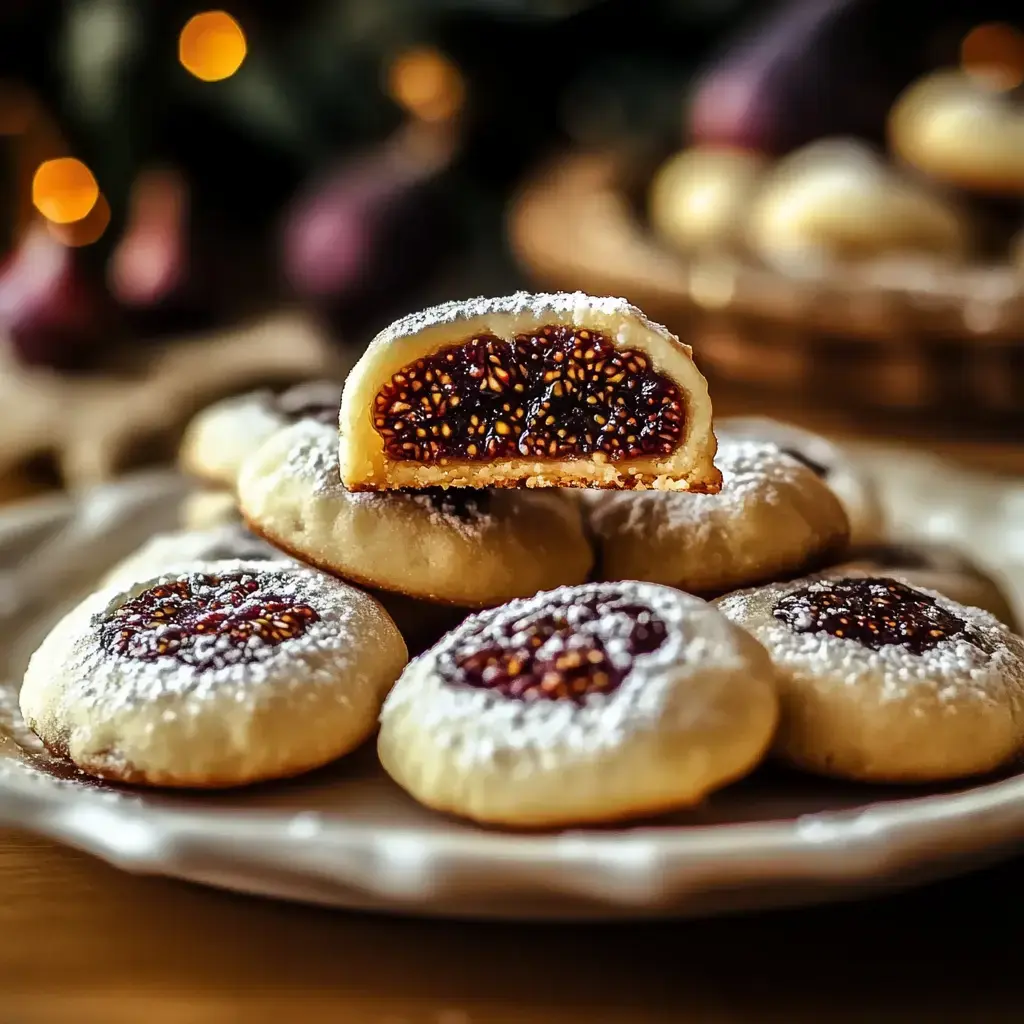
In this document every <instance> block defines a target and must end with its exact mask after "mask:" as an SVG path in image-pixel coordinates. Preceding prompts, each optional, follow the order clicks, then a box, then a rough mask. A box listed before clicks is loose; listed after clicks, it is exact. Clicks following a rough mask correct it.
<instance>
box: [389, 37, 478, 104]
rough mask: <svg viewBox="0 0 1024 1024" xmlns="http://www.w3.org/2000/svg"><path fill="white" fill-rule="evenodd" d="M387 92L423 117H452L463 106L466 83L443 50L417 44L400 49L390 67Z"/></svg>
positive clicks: (397, 101) (399, 102) (396, 101)
mask: <svg viewBox="0 0 1024 1024" xmlns="http://www.w3.org/2000/svg"><path fill="white" fill-rule="evenodd" d="M387 89H388V95H389V96H390V97H391V98H392V99H393V100H394V101H395V103H397V104H398V105H399V106H400V107H403V108H404V109H405V110H407V111H408V112H409V113H410V114H412V115H413V116H414V117H417V118H419V119H420V120H421V121H449V120H451V119H452V118H453V117H455V115H456V114H458V112H459V111H460V110H461V109H462V104H463V102H464V100H465V96H466V86H465V83H464V81H463V78H462V74H461V73H460V71H459V69H458V68H457V67H456V66H455V65H454V64H453V63H452V62H451V61H450V60H449V59H448V58H447V57H445V55H444V54H443V53H440V52H438V51H437V50H435V49H432V48H431V47H417V48H416V49H412V50H406V51H405V52H404V53H400V54H399V55H398V56H397V57H396V58H395V59H394V60H393V61H392V63H391V66H390V67H389V68H388V80H387Z"/></svg>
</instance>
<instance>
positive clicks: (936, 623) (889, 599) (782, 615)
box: [774, 577, 970, 654]
mask: <svg viewBox="0 0 1024 1024" xmlns="http://www.w3.org/2000/svg"><path fill="white" fill-rule="evenodd" d="M774 614H775V618H777V619H779V620H781V621H782V622H785V623H786V625H787V626H789V628H790V629H792V630H793V631H794V632H795V633H822V632H824V633H828V634H829V636H834V637H839V638H841V639H846V640H855V641H856V642H857V643H859V644H861V645H862V646H864V647H868V648H870V649H871V650H874V651H877V650H878V649H879V648H881V647H887V646H890V645H892V644H900V645H902V646H903V647H905V648H907V650H909V651H910V652H911V653H912V654H924V653H925V652H926V651H930V650H932V649H933V648H935V647H937V646H938V645H939V644H940V643H942V641H943V640H950V639H952V638H954V637H964V638H965V639H970V636H969V634H968V629H967V623H966V622H965V621H964V620H963V619H961V618H959V617H958V616H956V615H953V614H952V613H951V612H948V611H946V610H945V609H944V608H940V607H939V606H938V605H937V604H936V603H935V599H934V598H932V597H929V596H928V595H927V594H922V593H921V592H920V591H919V590H914V589H913V588H912V587H908V586H906V585H905V584H903V583H897V582H896V581H895V580H891V579H884V578H881V577H866V578H863V579H860V578H850V579H843V580H834V581H830V582H828V583H827V584H826V585H825V588H824V589H823V588H822V585H821V584H814V585H813V586H811V587H803V588H802V589H800V590H795V591H793V592H792V593H790V594H786V596H785V597H783V598H782V599H781V600H780V601H779V602H778V603H777V604H776V605H775V611H774Z"/></svg>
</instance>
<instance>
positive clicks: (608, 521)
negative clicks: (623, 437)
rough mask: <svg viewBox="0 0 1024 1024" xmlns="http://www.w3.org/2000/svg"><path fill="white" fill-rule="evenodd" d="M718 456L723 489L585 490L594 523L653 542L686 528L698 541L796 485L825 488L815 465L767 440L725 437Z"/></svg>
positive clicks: (780, 499) (784, 498) (785, 494)
mask: <svg viewBox="0 0 1024 1024" xmlns="http://www.w3.org/2000/svg"><path fill="white" fill-rule="evenodd" d="M715 461H716V464H717V465H718V468H719V469H720V470H721V471H722V489H721V491H719V493H718V494H696V493H692V492H690V491H641V492H638V493H633V492H620V491H601V492H597V493H593V494H591V493H588V492H584V495H583V499H584V501H585V502H586V504H587V507H588V509H589V519H590V523H591V525H592V526H593V528H594V529H595V530H596V531H597V532H598V533H600V534H604V533H606V532H608V533H611V532H617V531H622V532H629V533H636V534H640V535H642V536H645V537H649V538H650V539H651V541H652V543H657V542H658V541H659V540H661V539H665V538H671V537H674V536H676V537H677V536H679V535H680V532H681V531H685V532H686V535H687V536H688V537H689V538H690V541H689V542H690V543H691V544H693V545H695V544H696V543H697V538H700V537H701V536H706V535H708V534H712V533H717V532H721V531H722V530H728V529H729V528H730V526H731V525H732V524H734V523H736V522H738V521H740V520H741V519H743V518H745V517H747V516H749V515H750V510H751V508H752V507H753V506H755V505H758V504H767V505H777V504H781V503H783V502H785V501H787V500H788V494H789V493H791V492H792V490H793V488H795V487H814V488H821V489H824V487H823V485H822V484H821V483H820V481H819V480H818V477H817V475H816V474H815V473H814V472H813V471H812V470H811V469H809V468H808V467H807V466H805V465H804V464H803V463H802V462H799V461H798V460H797V459H794V458H793V457H792V456H790V455H787V454H785V453H784V452H783V451H782V450H781V449H780V448H779V447H778V446H777V445H775V444H771V443H770V442H767V441H746V440H729V441H722V442H721V443H720V444H719V446H718V455H717V456H716V459H715Z"/></svg>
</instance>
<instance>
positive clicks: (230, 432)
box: [179, 381, 341, 490]
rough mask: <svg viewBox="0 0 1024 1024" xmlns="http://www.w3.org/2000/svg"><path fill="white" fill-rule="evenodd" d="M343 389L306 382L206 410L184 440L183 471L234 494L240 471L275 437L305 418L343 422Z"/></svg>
mask: <svg viewBox="0 0 1024 1024" xmlns="http://www.w3.org/2000/svg"><path fill="white" fill-rule="evenodd" d="M340 400H341V385H340V384H339V383H336V382H334V381H307V382H305V383H303V384H297V385H296V386H295V387H293V388H289V389H288V390H287V391H284V392H282V393H281V394H275V393H274V392H273V391H270V390H263V391H252V392H250V393H249V394H245V395H239V396H236V397H234V398H227V399H225V400H224V401H222V402H217V403H216V404H214V405H211V406H210V407H209V408H207V409H204V410H203V411H202V412H201V413H199V415H197V416H196V417H195V418H194V419H193V420H192V422H191V423H190V424H189V426H188V429H187V430H186V431H185V436H184V438H183V439H182V443H181V451H180V453H179V461H180V463H181V467H182V469H183V470H184V471H185V472H186V473H188V474H190V475H191V476H194V477H196V478H197V479H199V480H203V481H205V482H207V483H209V484H215V485H218V486H220V487H223V488H227V489H229V490H233V489H234V486H235V481H236V479H237V478H238V470H239V469H240V468H241V465H242V463H243V462H244V461H245V459H246V457H247V456H249V455H251V454H252V453H253V452H254V451H256V449H257V448H259V446H260V445H261V444H262V443H263V442H264V441H265V440H266V439H267V438H268V437H270V435H271V434H273V433H275V432H276V431H278V430H280V429H281V428H282V427H286V426H288V424H290V423H296V422H298V421H299V420H302V419H314V420H317V421H318V422H321V423H330V424H332V425H333V424H335V423H337V421H338V403H339V402H340Z"/></svg>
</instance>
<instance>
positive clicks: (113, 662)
mask: <svg viewBox="0 0 1024 1024" xmlns="http://www.w3.org/2000/svg"><path fill="white" fill-rule="evenodd" d="M405 662H406V649H405V645H404V644H403V642H402V638H401V636H400V635H399V633H398V630H397V629H396V627H395V625H394V623H393V622H392V621H391V619H390V618H389V617H388V616H387V614H386V613H385V612H384V611H383V610H382V609H381V608H380V606H379V605H378V604H377V603H376V602H375V601H374V600H373V599H372V598H371V597H368V596H367V595H366V594H363V593H361V592H360V591H358V590H356V589H355V588H353V587H349V586H347V585H346V584H344V583H341V582H339V581H338V580H334V579H331V578H330V577H329V576H324V575H322V574H321V573H317V572H314V571H313V570H311V569H306V568H298V567H295V566H286V565H285V566H283V565H280V564H278V565H267V564H262V563H255V562H243V561H228V562H207V563H202V564H200V565H199V566H197V567H196V568H195V570H194V571H190V572H186V573H181V574H178V575H167V576H160V577H156V578H150V579H146V580H143V581H141V582H139V583H134V584H132V585H130V586H127V587H123V588H120V589H119V587H118V586H117V585H115V586H114V587H111V588H107V589H104V590H102V591H100V592H98V593H96V594H94V595H93V596H92V597H90V598H87V599H86V601H85V602H83V603H82V604H81V605H80V606H79V607H78V608H76V609H75V610H74V611H72V612H70V613H69V614H68V615H67V616H66V617H65V618H64V620H63V621H62V622H60V623H59V624H58V625H57V626H56V627H55V628H54V630H53V631H52V632H51V633H50V634H49V636H47V638H46V639H45V640H44V641H43V643H42V644H41V646H40V647H39V650H38V651H37V652H36V653H35V654H34V655H33V657H32V660H31V662H30V663H29V666H28V670H27V672H26V674H25V680H24V683H23V684H22V689H21V710H22V714H23V715H24V717H25V721H26V722H27V723H28V725H29V726H30V727H31V728H32V729H33V730H34V731H35V732H36V734H37V735H38V736H39V737H40V739H42V740H43V742H44V743H45V744H46V745H47V747H48V748H49V749H50V750H51V751H53V752H54V753H55V754H57V755H59V756H62V757H66V758H68V759H70V760H71V761H72V762H73V763H74V764H76V765H78V767H79V768H81V769H82V770H83V771H85V772H88V773H90V774H92V775H96V776H99V777H101V778H106V779H112V780H115V781H118V782H128V783H137V784H141V785H155V786H179V787H201V788H202V787H222V786H239V785H246V784H248V783H252V782H257V781H261V780H265V779H276V778H283V777H286V776H290V775H297V774H299V773H300V772H304V771H308V770H309V769H311V768H316V767H318V766H320V765H322V764H326V763H327V762H328V761H332V760H334V759H335V758H337V757H340V756H341V755H342V754H345V753H347V752H348V751H350V750H353V749H354V748H355V747H356V746H358V745H359V744H360V743H362V742H363V740H364V739H366V738H367V737H368V736H369V735H370V734H371V733H372V732H373V730H374V727H375V725H376V719H377V715H378V713H379V711H380V707H381V704H382V702H383V699H384V695H385V694H386V693H387V690H388V689H389V687H390V686H391V684H392V683H393V682H394V680H395V678H396V677H397V675H398V674H399V672H400V671H401V669H402V666H403V665H404V664H405Z"/></svg>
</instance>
